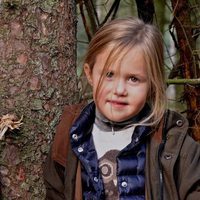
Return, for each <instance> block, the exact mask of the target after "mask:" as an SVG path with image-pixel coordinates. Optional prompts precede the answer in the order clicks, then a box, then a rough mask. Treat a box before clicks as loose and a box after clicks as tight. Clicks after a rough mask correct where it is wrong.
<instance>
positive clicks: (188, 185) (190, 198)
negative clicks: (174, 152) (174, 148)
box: [180, 136, 200, 200]
mask: <svg viewBox="0 0 200 200" xmlns="http://www.w3.org/2000/svg"><path fill="white" fill-rule="evenodd" d="M186 143H187V145H186V146H185V147H186V148H184V147H183V148H184V149H185V150H184V151H185V155H184V156H185V165H184V171H183V173H182V181H181V185H180V190H181V192H180V195H181V196H182V198H181V199H185V200H200V144H199V143H198V142H195V141H194V140H193V139H192V138H191V137H190V136H186Z"/></svg>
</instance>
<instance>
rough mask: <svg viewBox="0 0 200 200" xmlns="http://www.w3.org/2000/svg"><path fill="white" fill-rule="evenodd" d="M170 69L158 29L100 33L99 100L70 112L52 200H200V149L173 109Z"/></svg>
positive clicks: (95, 44) (121, 25)
mask: <svg viewBox="0 0 200 200" xmlns="http://www.w3.org/2000/svg"><path fill="white" fill-rule="evenodd" d="M163 66H164V65H163V43H162V37H161V34H160V32H159V31H158V29H157V28H156V27H154V26H153V25H149V24H145V23H143V22H142V21H141V20H139V19H130V18H129V19H117V20H113V21H111V22H110V23H108V24H106V25H105V26H103V27H102V28H100V30H99V31H98V32H97V33H96V34H95V36H94V37H93V39H92V41H91V42H90V44H89V47H88V52H87V54H86V58H85V64H84V71H85V74H86V77H87V79H88V82H89V84H90V85H91V86H92V89H93V100H94V101H93V102H91V103H89V104H88V105H87V106H85V107H84V109H83V110H82V111H81V113H80V110H81V109H82V108H81V107H82V106H83V105H82V104H80V105H74V106H66V107H65V110H64V113H63V115H62V117H61V122H60V124H59V126H58V129H57V132H56V135H55V138H54V142H53V146H52V148H51V151H50V154H49V156H48V158H47V161H46V164H45V167H44V180H45V183H46V187H47V193H46V199H54V200H60V199H66V200H74V199H77V200H81V199H86V200H103V199H106V200H110V199H112V200H118V199H120V200H129V199H131V200H134V199H135V200H136V199H137V200H144V199H148V200H178V199H180V200H199V199H200V145H199V144H198V143H197V142H195V141H194V140H193V139H192V138H191V137H190V136H189V135H188V134H187V132H188V122H187V120H186V119H185V118H183V117H182V116H181V115H179V114H178V113H175V112H173V111H169V110H166V109H165V107H166V95H165V84H164V82H165V81H164V68H163ZM79 113H80V114H79Z"/></svg>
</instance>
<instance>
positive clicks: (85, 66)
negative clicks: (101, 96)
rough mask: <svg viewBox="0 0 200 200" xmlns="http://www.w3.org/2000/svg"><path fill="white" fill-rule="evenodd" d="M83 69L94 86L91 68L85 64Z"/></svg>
mask: <svg viewBox="0 0 200 200" xmlns="http://www.w3.org/2000/svg"><path fill="white" fill-rule="evenodd" d="M83 68H84V72H85V75H86V77H87V80H88V82H89V84H90V85H91V86H92V85H93V80H92V70H91V69H90V66H89V65H88V64H87V63H85V64H84V66H83Z"/></svg>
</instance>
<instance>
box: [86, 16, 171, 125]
mask: <svg viewBox="0 0 200 200" xmlns="http://www.w3.org/2000/svg"><path fill="white" fill-rule="evenodd" d="M110 46H111V51H110V54H109V55H108V58H107V61H106V63H105V66H104V69H103V72H105V71H106V70H107V69H108V67H109V66H110V65H111V64H112V62H114V61H115V60H116V58H117V57H119V55H122V54H123V55H124V54H126V53H127V52H128V51H129V50H130V49H132V48H135V47H136V46H137V47H139V48H140V49H141V50H142V52H143V54H144V59H145V62H146V65H147V66H146V67H147V75H148V83H149V94H148V100H147V101H148V104H149V105H150V108H151V113H150V115H149V116H148V117H146V118H145V120H143V121H142V122H141V123H142V124H148V125H150V124H151V125H158V124H159V122H160V120H161V118H162V117H163V115H164V112H165V107H166V99H167V98H166V93H165V89H166V86H165V75H164V63H163V62H164V58H163V40H162V35H161V33H160V31H159V30H158V29H157V28H156V27H155V26H154V25H150V24H145V23H144V22H143V21H141V20H139V19H136V18H127V19H115V20H112V21H111V22H109V23H107V24H105V25H104V26H103V27H101V28H100V29H99V30H98V31H97V32H96V34H95V35H94V37H93V38H92V40H91V42H90V44H89V46H88V51H87V54H86V57H85V63H87V64H88V65H89V66H90V69H91V71H92V69H93V67H94V64H95V61H96V58H97V55H99V54H100V53H101V52H103V51H104V50H105V49H107V48H108V47H110ZM124 52H125V53H124ZM102 79H103V74H102V78H101V79H100V83H99V87H100V85H101V81H102Z"/></svg>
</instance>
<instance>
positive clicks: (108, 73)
mask: <svg viewBox="0 0 200 200" xmlns="http://www.w3.org/2000/svg"><path fill="white" fill-rule="evenodd" d="M113 75H114V73H113V72H107V73H106V77H107V78H112V77H113Z"/></svg>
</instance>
